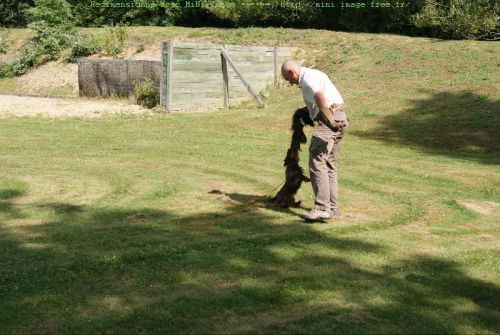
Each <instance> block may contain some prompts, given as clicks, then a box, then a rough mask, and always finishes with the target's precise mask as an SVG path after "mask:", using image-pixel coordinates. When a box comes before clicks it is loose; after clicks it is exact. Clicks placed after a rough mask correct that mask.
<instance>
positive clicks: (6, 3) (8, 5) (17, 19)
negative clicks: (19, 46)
mask: <svg viewBox="0 0 500 335" xmlns="http://www.w3.org/2000/svg"><path fill="white" fill-rule="evenodd" d="M33 5H34V1H33V0H2V1H0V26H2V27H23V26H25V25H26V23H27V22H26V17H25V11H26V10H27V9H28V8H30V7H32V6H33Z"/></svg>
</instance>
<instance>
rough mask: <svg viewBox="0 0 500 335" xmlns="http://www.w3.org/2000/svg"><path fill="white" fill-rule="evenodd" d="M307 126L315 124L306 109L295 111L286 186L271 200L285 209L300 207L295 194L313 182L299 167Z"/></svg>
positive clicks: (287, 157)
mask: <svg viewBox="0 0 500 335" xmlns="http://www.w3.org/2000/svg"><path fill="white" fill-rule="evenodd" d="M306 125H308V126H314V122H313V120H312V119H311V117H310V116H309V111H308V110H307V108H306V107H303V108H299V109H297V110H296V111H295V113H294V114H293V118H292V128H291V130H292V131H293V133H292V141H291V144H290V148H289V149H288V152H287V154H286V157H285V164H284V166H286V172H285V176H286V180H285V184H284V185H283V186H282V187H281V189H280V190H279V191H278V193H277V194H276V196H275V197H274V198H272V199H271V200H270V202H271V203H272V204H274V205H278V206H281V207H285V208H286V207H289V206H293V207H299V206H300V201H295V194H297V191H298V190H299V188H300V185H301V184H302V182H303V181H305V182H309V181H311V180H310V179H309V178H308V177H306V176H304V171H303V170H302V168H301V167H300V166H299V151H300V144H304V143H306V142H307V138H306V135H305V134H304V126H306Z"/></svg>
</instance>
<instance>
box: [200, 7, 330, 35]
mask: <svg viewBox="0 0 500 335" xmlns="http://www.w3.org/2000/svg"><path fill="white" fill-rule="evenodd" d="M265 3H269V4H271V5H270V6H263V5H258V3H257V4H255V3H252V2H248V3H238V4H236V5H231V4H234V2H233V1H226V0H215V1H211V2H210V6H207V11H209V12H210V13H212V14H213V15H215V16H216V17H218V18H220V19H222V20H224V21H226V22H228V23H230V24H231V25H233V26H236V27H245V26H282V27H296V28H301V27H314V26H316V27H325V26H328V24H329V23H331V22H332V20H331V18H330V20H325V19H324V18H323V19H321V16H322V12H321V10H320V9H319V8H316V7H315V6H314V3H313V2H311V1H307V0H295V1H293V2H292V1H281V0H269V1H266V2H265ZM328 14H331V12H330V13H328Z"/></svg>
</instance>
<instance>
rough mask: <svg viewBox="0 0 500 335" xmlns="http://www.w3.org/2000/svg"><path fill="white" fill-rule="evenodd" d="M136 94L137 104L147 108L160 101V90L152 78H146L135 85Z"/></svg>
mask: <svg viewBox="0 0 500 335" xmlns="http://www.w3.org/2000/svg"><path fill="white" fill-rule="evenodd" d="M134 96H135V100H136V102H137V104H139V105H141V106H145V107H147V108H153V107H155V106H156V105H158V104H159V103H160V92H159V91H158V88H157V87H156V84H155V82H154V81H153V80H152V79H150V78H145V79H144V80H143V81H141V82H140V83H139V84H137V85H136V86H135V90H134Z"/></svg>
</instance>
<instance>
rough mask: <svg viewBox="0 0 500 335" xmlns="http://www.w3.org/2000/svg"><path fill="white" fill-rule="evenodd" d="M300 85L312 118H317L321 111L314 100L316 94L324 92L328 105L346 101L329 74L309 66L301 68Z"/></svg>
mask: <svg viewBox="0 0 500 335" xmlns="http://www.w3.org/2000/svg"><path fill="white" fill-rule="evenodd" d="M299 87H300V88H301V89H302V94H303V96H304V102H305V104H306V106H307V109H308V110H309V114H311V118H313V119H315V118H316V116H318V113H319V107H318V106H316V101H315V100H314V95H315V94H316V93H318V92H320V91H321V92H323V94H324V95H325V98H326V103H327V106H331V105H332V104H334V103H335V104H337V105H341V104H343V103H344V99H342V96H341V95H340V93H339V91H338V90H337V88H336V87H335V85H333V83H332V82H331V81H330V78H328V76H327V75H326V74H325V73H323V72H321V71H319V70H315V69H309V68H307V67H301V68H300V74H299Z"/></svg>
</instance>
